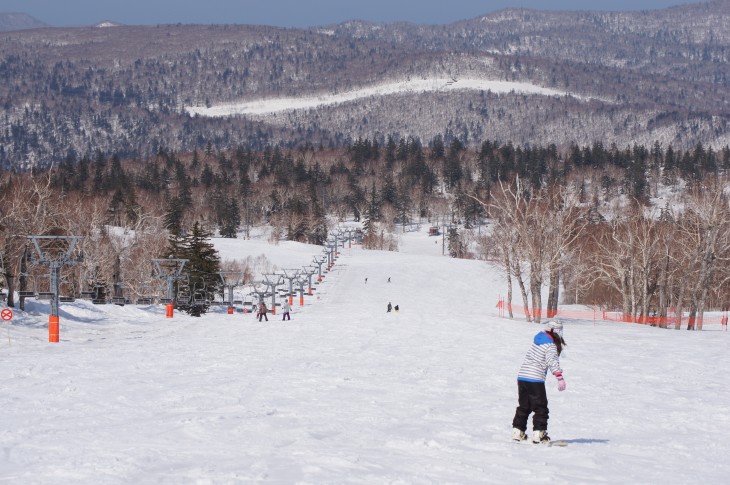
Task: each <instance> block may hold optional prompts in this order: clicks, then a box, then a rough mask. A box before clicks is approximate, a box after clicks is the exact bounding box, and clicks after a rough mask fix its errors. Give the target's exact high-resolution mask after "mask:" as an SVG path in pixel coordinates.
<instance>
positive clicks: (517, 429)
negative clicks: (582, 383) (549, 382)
mask: <svg viewBox="0 0 730 485" xmlns="http://www.w3.org/2000/svg"><path fill="white" fill-rule="evenodd" d="M564 345H566V344H565V340H563V324H562V323H561V322H560V320H551V321H549V322H548V323H547V329H546V330H543V331H541V332H540V333H538V334H537V335H535V338H534V339H533V343H532V346H531V347H530V350H528V352H527V356H526V357H525V361H524V362H523V363H522V367H520V371H519V373H518V375H517V391H518V403H519V404H518V406H517V410H516V411H515V417H514V419H513V420H512V439H513V440H515V441H524V440H526V439H527V435H526V434H525V430H526V429H527V419H528V417H529V416H530V413H534V414H533V416H532V429H533V432H532V442H533V443H550V437H549V436H548V434H547V424H548V399H547V393H546V392H545V377H546V376H547V371H548V370H550V372H552V374H553V375H554V376H555V378H556V379H557V380H558V390H559V391H564V390H565V379H564V378H563V371H562V369H561V368H560V359H559V356H560V354H561V352H562V351H563V346H564Z"/></svg>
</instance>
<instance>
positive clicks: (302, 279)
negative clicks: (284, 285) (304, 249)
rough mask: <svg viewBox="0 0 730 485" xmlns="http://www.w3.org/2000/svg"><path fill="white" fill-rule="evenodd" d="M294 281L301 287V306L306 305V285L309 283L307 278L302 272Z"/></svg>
mask: <svg viewBox="0 0 730 485" xmlns="http://www.w3.org/2000/svg"><path fill="white" fill-rule="evenodd" d="M294 282H295V283H296V286H297V288H298V289H299V306H304V285H306V284H307V279H306V278H305V277H304V275H303V274H300V275H299V277H298V278H297V279H296V280H295V281H294Z"/></svg>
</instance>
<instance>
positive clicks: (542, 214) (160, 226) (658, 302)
mask: <svg viewBox="0 0 730 485" xmlns="http://www.w3.org/2000/svg"><path fill="white" fill-rule="evenodd" d="M728 169H730V148H728V147H725V148H724V149H722V150H720V151H714V150H712V149H710V148H705V147H703V146H702V145H697V146H696V147H695V148H694V149H692V150H686V151H682V150H675V149H673V148H672V147H671V146H668V147H662V146H661V145H660V144H659V143H656V144H654V145H652V146H650V147H644V146H640V145H634V146H630V147H625V148H618V147H616V146H610V147H604V146H602V145H601V144H599V143H596V144H594V145H592V146H583V147H581V146H576V145H574V146H572V147H570V148H569V149H568V150H565V151H559V150H558V149H557V148H556V147H555V146H554V145H551V146H530V147H527V146H518V145H513V144H511V143H499V142H496V141H491V142H485V143H483V144H482V145H481V146H480V147H478V148H476V149H474V148H470V147H467V146H465V145H464V144H462V142H461V141H460V140H459V139H457V138H451V139H448V138H445V137H443V136H436V137H434V138H433V139H432V140H430V141H429V142H428V144H427V145H424V144H423V143H422V142H421V141H420V140H418V139H413V138H409V139H404V138H396V137H391V136H389V137H387V138H386V141H385V143H382V144H381V143H378V142H377V141H373V140H369V139H358V140H357V141H355V142H354V143H352V144H350V145H349V146H347V147H345V148H343V149H329V148H315V147H311V146H307V147H303V148H300V149H296V150H284V149H281V148H279V147H271V148H267V149H265V150H260V151H255V150H253V149H251V148H248V147H239V148H237V149H235V150H218V149H216V148H215V147H214V146H213V145H212V144H211V143H208V144H207V146H206V149H205V150H203V151H200V152H199V151H193V152H191V153H176V152H173V151H171V150H166V149H164V148H160V149H159V150H158V152H157V154H156V155H155V156H153V157H150V158H149V159H122V158H121V157H119V156H118V155H116V154H111V155H109V154H105V153H102V152H97V153H96V155H95V156H93V157H82V158H80V159H77V157H76V156H75V155H74V154H73V153H70V154H69V155H68V156H67V157H66V158H65V159H64V160H63V162H62V163H60V164H59V165H58V166H53V167H51V168H50V169H48V170H42V171H40V170H37V171H30V172H27V173H17V172H3V173H0V251H1V252H2V255H3V261H4V265H5V274H4V276H5V278H4V281H2V283H3V285H4V286H6V287H8V286H10V287H12V288H14V289H19V288H21V286H23V285H27V284H29V283H28V281H24V279H23V278H21V277H22V276H27V277H28V278H31V279H32V278H35V280H36V281H41V280H42V277H41V274H40V273H39V270H38V269H37V268H35V269H34V268H28V266H27V244H28V241H27V236H28V235H43V234H66V235H76V236H82V240H81V242H80V243H79V247H78V250H79V251H82V252H83V254H84V260H83V262H82V263H81V264H79V265H78V266H76V267H73V268H69V269H68V273H69V274H68V275H66V276H65V277H64V280H63V282H62V283H63V284H64V285H65V286H66V290H65V291H68V292H70V293H75V294H78V293H79V292H81V291H89V290H92V289H96V290H97V291H101V292H102V293H105V294H107V295H112V294H113V293H114V292H115V291H116V288H117V287H118V286H119V284H120V283H119V282H120V281H121V282H123V285H124V288H125V291H127V292H128V293H134V294H138V295H139V294H142V293H144V292H145V291H150V290H149V286H150V284H157V285H159V283H160V282H159V281H158V282H154V281H152V282H151V279H152V275H153V268H152V260H153V259H154V258H159V257H168V256H175V257H184V258H186V259H190V260H191V261H193V260H196V258H198V259H199V261H198V262H196V263H194V264H192V267H191V273H192V274H191V284H193V283H194V284H195V285H196V286H197V288H205V289H206V290H205V291H216V290H215V286H216V285H215V281H214V280H215V279H216V278H215V273H216V272H217V271H219V270H220V269H228V268H229V267H230V265H238V266H237V268H236V269H238V270H241V271H244V272H246V273H247V275H248V278H249V280H250V278H251V277H252V276H253V274H254V273H255V272H257V270H259V269H261V268H256V266H257V265H258V266H261V265H263V264H265V263H262V262H261V261H254V260H251V259H250V258H249V259H248V260H247V261H238V262H225V261H223V262H222V261H219V260H217V259H216V258H217V256H216V255H215V254H213V253H211V252H210V248H211V247H212V246H210V245H209V241H208V240H209V239H210V237H212V236H213V235H217V236H220V237H244V238H245V237H248V235H249V232H250V230H251V228H252V227H254V226H260V225H266V226H269V227H270V228H271V239H272V240H279V239H286V240H295V241H302V242H309V243H312V244H323V243H324V242H325V241H326V239H327V236H328V234H329V232H330V231H331V230H332V228H333V227H334V225H336V224H337V222H339V221H345V220H354V221H359V222H361V224H362V227H363V232H364V245H365V246H366V247H368V248H373V249H387V250H397V239H398V236H397V234H398V232H399V231H400V230H402V229H404V228H406V229H407V228H409V227H411V226H412V225H414V224H422V223H423V224H429V225H432V226H433V225H435V226H439V227H443V228H445V229H446V231H447V236H448V240H449V244H448V251H449V254H450V255H451V256H453V257H461V258H481V259H485V260H490V261H493V262H496V263H497V264H500V265H502V267H503V268H504V270H505V272H506V274H507V275H508V277H509V280H510V284H509V288H510V296H509V299H510V301H511V299H512V297H511V288H512V285H513V284H516V285H517V286H518V288H519V291H520V294H521V298H522V305H523V306H524V308H525V310H526V311H525V313H526V314H527V318H528V319H529V318H531V319H535V320H538V321H539V319H540V318H541V317H542V316H543V315H542V314H541V313H540V311H538V310H537V309H540V308H542V307H543V302H542V301H541V296H540V295H541V288H543V287H544V286H545V287H548V288H549V290H550V291H549V295H550V296H549V298H548V302H547V308H548V311H554V310H556V309H557V306H558V303H559V300H560V302H561V303H584V304H591V305H594V304H595V305H600V306H601V307H602V308H606V309H610V310H613V311H620V312H622V313H623V314H624V315H626V316H627V318H628V317H631V318H635V317H642V316H644V317H645V316H649V315H654V314H656V315H657V316H665V315H667V312H672V311H674V312H680V313H681V311H682V309H685V310H686V311H688V312H689V313H690V316H691V319H690V323H689V324H688V325H689V327H690V328H701V326H702V315H703V313H704V312H705V311H707V310H709V309H718V308H722V307H724V306H726V301H725V298H726V295H727V290H728V289H729V288H728V281H729V280H730V265H729V264H728V258H730V206H729V205H728V200H727V194H726V192H727V189H728V184H729V182H728V179H727V178H726V176H725V174H726V173H727V171H728ZM669 195H672V197H673V199H672V201H671V203H670V200H669V198H668V197H669ZM663 198H664V199H665V202H664V203H662V199H663ZM204 253H205V254H207V255H206V256H205V257H200V255H201V254H204ZM24 255H25V256H24ZM33 272H35V273H33ZM211 275H213V276H211ZM559 288H563V289H564V292H563V294H562V295H559V293H558V289H559ZM671 309H674V310H671ZM661 321H662V322H665V323H666V322H667V320H661ZM673 324H674V323H673Z"/></svg>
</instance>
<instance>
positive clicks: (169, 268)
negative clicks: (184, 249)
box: [152, 257, 189, 318]
mask: <svg viewBox="0 0 730 485" xmlns="http://www.w3.org/2000/svg"><path fill="white" fill-rule="evenodd" d="M188 261H189V260H188V259H180V258H173V257H169V258H166V259H165V258H158V259H153V260H152V262H153V263H154V265H155V272H156V273H157V277H158V278H159V279H161V280H165V281H166V282H167V299H166V304H167V317H168V318H172V311H173V308H174V307H175V282H176V281H178V280H181V279H183V278H184V277H183V275H182V270H183V268H184V267H185V263H187V262H188Z"/></svg>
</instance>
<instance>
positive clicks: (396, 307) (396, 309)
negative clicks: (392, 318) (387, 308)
mask: <svg viewBox="0 0 730 485" xmlns="http://www.w3.org/2000/svg"><path fill="white" fill-rule="evenodd" d="M393 310H395V312H396V313H398V305H396V306H394V307H393Z"/></svg>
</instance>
